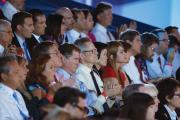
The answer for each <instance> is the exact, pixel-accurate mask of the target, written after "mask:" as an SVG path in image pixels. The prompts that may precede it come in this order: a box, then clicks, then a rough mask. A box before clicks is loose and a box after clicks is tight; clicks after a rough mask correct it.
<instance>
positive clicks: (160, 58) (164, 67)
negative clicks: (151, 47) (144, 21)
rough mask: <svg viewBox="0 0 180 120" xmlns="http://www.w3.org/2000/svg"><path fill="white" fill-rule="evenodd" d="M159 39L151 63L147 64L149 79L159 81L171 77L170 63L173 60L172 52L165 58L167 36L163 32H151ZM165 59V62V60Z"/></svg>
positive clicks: (159, 30) (167, 43)
mask: <svg viewBox="0 0 180 120" xmlns="http://www.w3.org/2000/svg"><path fill="white" fill-rule="evenodd" d="M153 33H154V34H156V35H157V36H158V38H159V45H158V47H157V49H155V52H154V56H153V61H152V62H147V68H148V72H149V76H150V79H159V78H166V77H171V75H172V61H173V59H174V53H175V52H174V50H173V51H171V53H170V54H169V55H168V56H167V58H165V57H164V55H165V54H166V53H167V50H168V45H169V39H168V35H167V33H166V32H165V31H164V30H161V29H157V30H154V31H153ZM166 59H167V60H166Z"/></svg>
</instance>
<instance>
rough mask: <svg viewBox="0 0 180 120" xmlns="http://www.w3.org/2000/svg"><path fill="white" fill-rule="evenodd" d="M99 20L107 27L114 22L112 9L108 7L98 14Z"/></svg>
mask: <svg viewBox="0 0 180 120" xmlns="http://www.w3.org/2000/svg"><path fill="white" fill-rule="evenodd" d="M97 17H98V21H99V22H100V23H101V24H102V25H103V26H105V27H107V26H109V25H111V23H112V19H113V16H112V9H107V10H105V11H104V12H103V13H100V14H99V15H98V16H97Z"/></svg>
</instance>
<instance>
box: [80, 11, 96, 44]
mask: <svg viewBox="0 0 180 120" xmlns="http://www.w3.org/2000/svg"><path fill="white" fill-rule="evenodd" d="M82 12H83V13H84V17H85V25H84V26H85V28H84V33H85V34H86V36H87V37H89V38H90V40H91V41H92V42H96V38H95V36H94V34H93V33H92V32H91V30H92V28H93V25H94V21H93V17H92V14H91V12H90V11H89V10H88V9H83V10H82Z"/></svg>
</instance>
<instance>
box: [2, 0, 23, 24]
mask: <svg viewBox="0 0 180 120" xmlns="http://www.w3.org/2000/svg"><path fill="white" fill-rule="evenodd" d="M24 4H25V0H7V1H6V3H5V4H4V5H3V7H2V11H3V14H4V16H5V17H6V19H7V20H9V21H11V20H12V17H13V15H14V14H16V13H17V12H19V11H21V10H23V9H24Z"/></svg>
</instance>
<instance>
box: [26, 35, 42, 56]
mask: <svg viewBox="0 0 180 120" xmlns="http://www.w3.org/2000/svg"><path fill="white" fill-rule="evenodd" d="M26 43H27V47H28V49H29V53H30V55H31V56H32V52H33V48H34V46H36V45H37V44H39V42H38V41H37V40H36V38H35V37H34V36H33V35H32V36H31V38H28V39H26Z"/></svg>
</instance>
